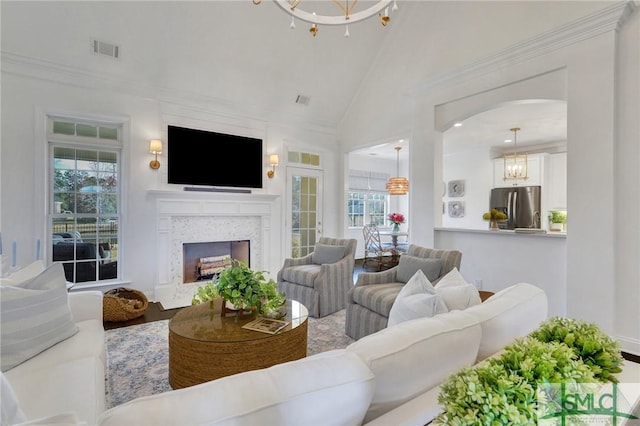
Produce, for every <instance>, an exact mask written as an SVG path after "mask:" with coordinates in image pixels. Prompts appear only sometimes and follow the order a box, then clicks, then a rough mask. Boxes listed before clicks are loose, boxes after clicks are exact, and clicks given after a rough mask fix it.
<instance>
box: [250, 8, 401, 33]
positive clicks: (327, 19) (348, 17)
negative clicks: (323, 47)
mask: <svg viewBox="0 0 640 426" xmlns="http://www.w3.org/2000/svg"><path fill="white" fill-rule="evenodd" d="M252 1H253V4H256V5H258V4H260V3H262V0H252ZM273 1H274V2H275V3H276V4H277V5H278V6H279V7H280V8H281V9H282V10H284V11H285V12H287V13H288V14H290V15H291V24H290V25H289V27H290V28H291V29H294V28H295V27H296V24H295V20H294V18H298V19H300V20H302V21H305V22H309V23H310V24H311V27H310V28H309V32H310V33H311V35H312V36H314V37H315V36H316V35H317V34H318V26H319V25H345V26H346V29H345V32H344V36H345V37H349V35H350V34H349V24H355V23H356V22H360V21H363V20H365V19H369V18H371V17H372V16H373V15H375V14H378V18H379V20H380V23H381V24H382V26H385V27H386V26H387V24H388V23H389V21H391V17H390V16H389V5H390V4H391V3H393V6H392V7H391V11H392V12H395V11H396V10H398V5H397V4H396V0H378V1H376V2H375V4H373V5H371V6H370V7H368V8H366V9H364V10H361V11H358V12H354V10H355V7H356V5H357V4H358V0H331V2H332V3H333V4H334V5H335V6H336V13H337V12H338V11H339V12H340V13H339V14H335V15H334V14H331V15H318V14H316V13H315V12H314V11H311V12H309V11H306V10H303V8H302V7H301V6H300V5H301V4H303V0H273ZM327 1H328V0H327ZM363 2H364V1H363ZM307 3H316V4H317V1H316V2H307Z"/></svg>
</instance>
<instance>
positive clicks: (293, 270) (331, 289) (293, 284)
mask: <svg viewBox="0 0 640 426" xmlns="http://www.w3.org/2000/svg"><path fill="white" fill-rule="evenodd" d="M356 244H357V240H356V239H340V238H328V237H321V238H320V240H319V241H318V242H317V244H316V249H315V251H314V253H310V254H308V255H306V256H304V257H298V258H295V259H291V258H287V259H285V260H284V265H283V266H282V269H280V271H278V277H277V279H278V291H280V292H283V293H284V294H285V295H286V296H287V299H294V300H297V301H298V302H300V303H302V304H303V305H305V306H306V307H307V309H308V310H309V315H310V316H312V317H323V316H326V315H329V314H332V313H334V312H337V311H339V310H341V309H344V307H345V304H346V301H347V292H348V291H349V290H351V288H352V287H353V267H354V264H355V254H356ZM320 245H324V246H341V247H344V254H343V255H342V258H341V259H340V260H337V261H335V262H332V263H316V262H317V261H318V260H320V256H319V253H320V250H319V246H320ZM314 261H315V262H314Z"/></svg>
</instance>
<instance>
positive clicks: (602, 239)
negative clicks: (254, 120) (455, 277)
mask: <svg viewBox="0 0 640 426" xmlns="http://www.w3.org/2000/svg"><path fill="white" fill-rule="evenodd" d="M600 6H601V7H603V6H604V5H602V4H600ZM606 6H607V7H606V8H604V9H603V10H602V13H597V14H594V15H592V16H591V18H590V19H591V21H590V22H589V20H585V21H581V22H579V23H576V25H569V26H566V27H560V28H558V31H557V33H553V32H550V33H548V34H543V35H541V36H540V37H539V38H534V39H532V40H530V41H529V42H528V43H523V44H521V45H518V46H514V47H513V48H511V49H509V50H506V51H504V52H500V53H499V54H496V55H495V56H488V57H487V58H486V59H484V60H479V61H477V62H474V63H470V64H468V65H466V66H463V67H460V68H455V69H453V70H451V71H450V72H449V73H448V74H444V73H443V74H442V75H441V76H438V78H433V79H428V78H423V81H422V84H418V85H416V86H415V87H413V88H410V89H407V90H404V91H403V92H402V93H404V94H409V93H413V97H412V98H411V100H412V101H413V103H409V102H407V103H406V104H405V107H406V108H409V107H411V108H412V111H413V117H414V123H412V125H411V132H412V147H411V151H412V163H411V165H412V167H411V176H410V179H411V181H412V182H413V185H414V191H413V192H412V194H411V209H412V218H413V221H414V223H418V222H419V221H417V220H416V216H417V215H416V210H418V211H420V213H421V214H422V216H421V219H424V220H425V223H423V224H421V225H420V224H419V225H418V227H419V233H418V234H417V235H415V236H414V235H413V233H412V240H413V241H414V242H418V241H419V242H421V243H423V244H424V245H430V244H433V242H434V240H433V234H434V229H433V228H434V224H436V223H437V222H436V221H435V220H434V217H433V216H436V215H437V214H440V212H441V204H440V203H441V199H440V198H441V197H440V190H439V189H438V186H439V185H440V184H441V182H439V180H438V178H437V176H441V168H442V164H441V158H442V154H441V152H442V147H441V145H442V132H443V131H444V130H446V129H447V128H448V127H449V126H450V125H451V124H453V122H455V121H457V120H461V119H464V118H466V117H469V116H471V115H474V114H476V113H478V112H481V111H483V110H486V109H488V108H491V107H492V106H494V105H498V104H500V103H502V102H508V101H512V100H522V99H531V98H537V99H540V98H542V99H560V100H566V101H567V111H568V123H567V128H568V140H567V151H568V165H567V193H568V200H567V208H568V210H569V211H570V212H571V224H570V228H571V230H570V236H569V237H568V238H567V243H566V244H567V248H566V256H567V258H566V262H567V263H566V274H567V276H566V299H565V300H566V313H567V315H568V316H570V317H575V318H581V319H586V320H589V321H593V322H596V323H598V324H599V325H600V326H601V327H602V328H603V329H604V330H606V331H607V332H610V333H612V334H613V335H615V336H616V337H617V338H618V339H619V340H620V341H621V342H623V344H624V347H625V349H626V350H628V351H630V352H633V353H640V331H639V330H638V327H637V324H638V323H639V321H638V315H637V313H636V311H637V309H636V310H634V314H633V315H632V317H633V318H632V321H631V322H633V326H630V325H629V321H627V320H626V319H624V314H623V312H624V313H626V314H628V313H629V309H630V307H631V306H630V302H628V301H624V302H622V299H623V298H624V297H625V296H626V295H630V296H631V299H632V300H633V303H635V304H636V306H637V303H636V302H637V300H638V285H637V283H638V279H637V278H638V266H637V262H636V260H637V258H638V256H637V255H638V235H637V231H636V230H637V229H638V228H637V226H633V227H632V229H634V231H632V232H631V234H630V235H625V236H622V233H623V232H625V231H626V230H628V229H629V228H631V226H632V225H633V224H632V223H630V222H629V221H630V220H631V221H632V222H633V223H635V225H637V218H638V217H639V216H640V211H639V210H638V203H637V202H636V200H637V198H634V196H632V197H630V198H627V199H625V200H624V201H619V202H620V203H621V205H624V206H625V207H627V208H628V210H625V214H627V215H628V218H636V219H635V220H634V219H626V220H625V221H624V222H623V223H624V224H625V225H626V226H625V227H624V228H622V227H621V226H620V225H615V224H614V222H607V223H604V222H605V221H603V218H604V217H611V208H612V206H614V205H617V204H616V201H617V200H616V196H614V194H615V193H616V192H615V191H614V188H616V185H617V184H619V183H623V182H622V179H623V176H631V177H632V178H631V181H630V182H629V183H626V184H625V185H626V186H625V188H626V189H628V190H629V191H634V192H635V193H637V183H638V179H637V178H638V172H637V164H638V162H637V159H638V155H637V154H638V148H637V146H638V127H637V117H638V116H640V108H639V106H638V102H637V97H638V96H637V94H638V77H637V74H638V73H637V70H638V67H639V60H638V54H637V52H638V23H637V20H638V18H637V14H638V11H637V10H635V11H634V12H633V14H634V15H633V16H632V17H631V18H632V19H630V20H629V21H627V22H626V23H624V24H623V25H622V31H616V28H617V27H618V25H619V23H620V18H621V16H624V11H623V9H622V7H621V4H619V3H609V4H606ZM627 7H631V5H627ZM628 10H629V9H627V11H628ZM587 23H588V25H587ZM522 24H523V25H525V23H524V22H523V23H522ZM478 37H481V36H480V34H479V33H478ZM481 44H482V43H481V42H480V40H476V42H475V43H473V45H474V46H475V45H481ZM616 55H617V59H616ZM381 57H384V58H385V61H387V62H388V63H398V62H402V56H401V55H400V54H399V55H395V52H394V51H393V50H392V49H387V50H385V51H383V52H382V54H381ZM621 66H624V68H625V71H620V74H619V77H620V79H619V80H617V81H616V69H620V67H621ZM377 72H378V73H382V72H383V70H382V68H377ZM392 77H393V70H392V69H391V68H390V69H388V71H387V74H386V78H392ZM376 78H380V79H381V80H383V81H384V78H385V77H380V76H377V75H376ZM543 82H544V83H543ZM367 83H368V84H369V85H370V87H368V88H365V89H363V90H362V92H363V93H369V92H370V91H373V90H374V88H375V87H377V86H379V81H378V80H376V81H368V82H367ZM623 93H626V94H628V95H622V94H623ZM630 93H633V95H631V94H630ZM616 96H618V100H617V105H618V107H620V108H622V109H624V110H625V111H624V113H621V115H620V116H618V118H617V120H619V122H616V120H614V118H615V117H616V114H615V113H616V108H615V106H616ZM629 96H633V97H634V98H633V100H631V99H630V98H628V97H629ZM625 100H626V101H628V102H625V103H623V101H625ZM360 101H364V102H366V103H367V107H366V108H363V110H362V111H358V112H356V111H350V114H349V115H348V116H347V118H346V119H345V123H346V124H345V130H344V132H345V133H347V134H350V135H356V134H358V133H359V132H362V133H366V132H368V131H370V128H369V126H364V125H359V124H360V123H359V121H361V122H366V121H367V116H368V115H370V114H371V108H374V109H375V108H378V109H377V110H376V116H378V115H380V111H379V108H384V107H383V106H381V104H377V105H376V104H374V103H373V102H372V101H371V99H369V98H367V97H362V98H361V99H360V100H356V101H354V104H355V105H359V102H360ZM622 105H624V107H622ZM386 110H387V112H389V113H390V114H389V117H390V120H391V121H392V122H393V120H395V119H398V122H399V124H398V126H399V127H400V129H401V130H402V131H404V130H405V129H404V126H405V125H407V123H406V121H405V120H403V119H401V118H398V117H397V116H395V115H393V114H391V112H392V111H393V105H391V106H389V107H387V108H386ZM634 116H635V117H636V118H635V119H633V118H631V117H634ZM403 117H404V118H406V114H403ZM390 126H391V127H392V125H390ZM620 127H622V129H624V130H623V131H622V132H618V133H616V128H620ZM616 154H617V155H616ZM625 154H629V155H630V158H631V159H630V160H628V161H629V162H627V160H626V158H625V159H623V158H622V157H623V156H624V157H626V155H625ZM616 159H617V160H616ZM632 159H635V160H636V161H633V160H632ZM631 161H633V162H634V164H635V166H633V165H631V164H630V162H631ZM418 164H419V165H421V167H422V168H417V167H413V166H414V165H418ZM621 167H625V168H621ZM434 176H436V177H434ZM631 182H634V183H631ZM418 185H421V187H420V188H416V187H417V186H418ZM631 185H636V189H635V190H631ZM429 210H430V211H431V212H432V213H431V214H430V213H429ZM620 214H622V213H616V217H617V218H619V215H620ZM412 230H413V231H415V230H416V227H413V225H412ZM616 230H617V232H616ZM616 235H618V239H617V240H616V239H615V237H616ZM465 244H466V243H465ZM627 249H630V252H627ZM628 253H631V254H632V256H631V257H630V258H629V257H628ZM633 255H635V256H633ZM464 256H465V259H467V260H468V258H469V256H467V255H466V254H465V255H464ZM534 256H535V257H536V258H542V257H543V256H544V253H543V252H537V253H536V254H535V255H534ZM630 259H634V260H630ZM489 261H492V260H491V259H489ZM493 262H494V265H496V266H497V265H499V264H500V259H499V258H496V259H494V260H493ZM629 262H632V265H629ZM616 265H625V267H624V268H623V271H622V272H621V274H623V276H624V278H625V280H624V281H622V280H616V279H615V277H616V274H617V272H616ZM619 308H620V309H619Z"/></svg>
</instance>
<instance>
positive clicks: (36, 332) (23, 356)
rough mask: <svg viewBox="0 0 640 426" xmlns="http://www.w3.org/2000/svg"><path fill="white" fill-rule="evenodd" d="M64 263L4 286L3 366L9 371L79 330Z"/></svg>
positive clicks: (0, 301)
mask: <svg viewBox="0 0 640 426" xmlns="http://www.w3.org/2000/svg"><path fill="white" fill-rule="evenodd" d="M66 284H67V281H66V279H65V276H64V269H63V268H62V264H60V263H54V264H53V265H51V266H50V267H48V268H47V269H45V270H44V271H42V272H41V273H40V274H38V275H37V276H35V277H34V278H31V279H29V280H26V281H23V282H21V283H19V284H17V285H15V286H13V285H1V286H0V323H1V324H2V327H1V328H0V352H1V356H0V358H1V361H2V363H1V364H2V365H1V367H2V368H1V369H2V371H7V370H9V369H11V368H13V367H15V366H16V365H18V364H20V363H22V362H24V361H26V360H28V359H29V358H31V357H33V356H35V355H37V354H39V353H40V352H42V351H44V350H46V349H48V348H50V347H51V346H53V345H55V344H56V343H58V342H61V341H63V340H65V339H67V338H69V337H71V336H73V335H74V334H76V333H77V332H78V326H77V325H76V324H75V322H74V321H73V317H72V316H71V310H70V309H69V302H68V294H67V285H66Z"/></svg>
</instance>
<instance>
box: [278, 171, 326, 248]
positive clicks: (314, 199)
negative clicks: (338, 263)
mask: <svg viewBox="0 0 640 426" xmlns="http://www.w3.org/2000/svg"><path fill="white" fill-rule="evenodd" d="M322 177H323V175H322V171H321V170H314V169H305V168H302V167H287V210H286V211H287V220H286V223H285V232H286V235H287V238H286V242H285V244H286V250H287V253H289V257H294V258H296V257H302V256H306V255H307V254H309V253H311V252H313V248H314V245H315V243H316V241H317V240H318V238H320V235H321V234H322Z"/></svg>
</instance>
